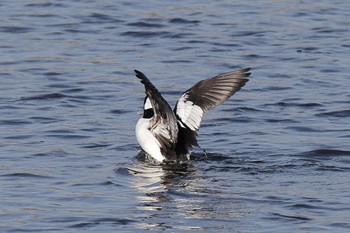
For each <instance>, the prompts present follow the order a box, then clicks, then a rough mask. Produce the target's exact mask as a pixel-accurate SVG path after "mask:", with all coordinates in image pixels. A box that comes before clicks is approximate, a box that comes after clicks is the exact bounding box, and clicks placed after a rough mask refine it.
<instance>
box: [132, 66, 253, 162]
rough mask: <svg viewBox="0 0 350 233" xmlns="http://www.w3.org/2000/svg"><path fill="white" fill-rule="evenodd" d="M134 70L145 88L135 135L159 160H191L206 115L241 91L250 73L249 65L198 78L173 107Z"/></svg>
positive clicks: (149, 82) (150, 153) (149, 152)
mask: <svg viewBox="0 0 350 233" xmlns="http://www.w3.org/2000/svg"><path fill="white" fill-rule="evenodd" d="M134 71H135V75H136V77H137V78H139V79H140V80H141V83H143V84H144V86H145V92H146V97H145V99H144V104H143V117H142V118H141V119H139V120H138V122H137V124H136V128H135V131H136V138H137V141H138V143H139V144H140V146H141V148H142V150H143V151H144V152H146V153H147V154H148V155H150V156H151V157H152V158H153V159H155V160H156V161H158V162H164V161H184V160H189V159H190V149H191V148H192V147H193V146H198V143H197V139H196V137H197V131H198V129H199V126H200V123H201V120H202V118H203V115H204V114H205V113H206V112H207V111H209V110H210V109H213V108H214V107H216V106H218V105H220V104H222V103H223V102H224V101H226V100H227V99H228V98H230V97H231V96H232V95H233V94H234V93H236V92H237V91H239V90H240V89H241V87H243V86H244V85H245V83H246V82H247V81H248V80H249V79H248V78H247V77H248V76H249V75H250V72H249V71H250V68H246V69H240V70H236V71H231V72H227V73H223V74H219V75H217V76H215V77H213V78H209V79H205V80H202V81H199V82H198V83H196V84H195V85H194V86H193V87H191V88H190V89H188V90H187V91H185V92H184V93H183V94H182V95H181V96H180V98H179V100H178V101H177V103H176V105H175V108H174V110H172V109H171V107H170V106H169V104H168V102H167V101H166V100H165V99H164V98H163V97H162V95H161V94H160V93H159V91H158V90H157V89H156V88H155V87H154V85H153V84H152V83H151V81H150V80H149V79H148V78H147V77H146V76H145V75H144V74H143V73H142V72H140V71H138V70H134Z"/></svg>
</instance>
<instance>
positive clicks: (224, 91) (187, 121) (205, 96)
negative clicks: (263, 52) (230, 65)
mask: <svg viewBox="0 0 350 233" xmlns="http://www.w3.org/2000/svg"><path fill="white" fill-rule="evenodd" d="M249 71H250V68H246V69H241V70H236V71H231V72H227V73H223V74H220V75H217V76H215V77H213V78H209V79H205V80H202V81H199V82H197V83H196V84H195V85H194V86H192V87H191V88H190V89H188V90H187V91H185V92H184V93H183V94H182V95H181V96H180V98H179V100H178V102H177V103H176V106H175V109H174V112H175V114H176V117H177V118H178V120H179V121H180V122H181V124H180V127H182V128H184V127H185V128H186V127H187V129H190V132H189V131H188V130H187V131H186V133H187V134H188V133H192V135H191V136H189V137H190V138H191V141H192V143H191V145H185V146H187V147H191V146H195V145H197V141H196V139H195V137H196V136H197V133H196V131H197V130H198V129H199V126H200V123H201V120H202V118H203V115H204V114H205V113H206V112H207V111H209V110H210V109H213V108H215V107H216V106H218V105H220V104H222V103H223V102H224V101H226V100H227V99H228V98H230V97H231V96H232V95H233V94H235V93H236V92H237V91H239V90H240V89H241V88H242V87H243V86H244V85H245V83H246V82H247V81H248V78H247V77H248V76H249V75H250V72H249ZM180 131H181V129H180ZM187 144H188V143H187Z"/></svg>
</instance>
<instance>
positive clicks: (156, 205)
mask: <svg viewBox="0 0 350 233" xmlns="http://www.w3.org/2000/svg"><path fill="white" fill-rule="evenodd" d="M194 157H201V158H202V159H198V160H196V161H190V162H189V163H185V164H175V163H172V164H163V165H159V164H152V163H150V162H149V161H144V160H140V159H136V160H134V164H133V166H132V167H127V168H118V169H116V171H115V172H116V173H115V175H116V176H115V177H114V178H113V180H112V182H115V183H118V184H121V183H123V185H124V186H128V187H131V188H132V190H133V192H132V197H133V198H135V199H137V201H138V203H139V205H138V206H137V207H136V208H134V209H133V211H134V212H135V213H139V215H140V217H141V218H142V219H143V221H141V223H139V224H138V227H139V228H141V229H150V230H151V229H153V230H154V229H166V228H172V229H180V230H194V229H205V228H206V227H210V225H211V224H213V223H211V224H210V222H213V221H217V219H220V221H222V222H225V221H228V222H230V223H231V224H232V223H233V221H234V220H238V219H240V218H242V217H244V216H247V215H249V213H248V212H247V211H246V210H244V208H245V205H244V204H243V203H242V202H241V201H239V198H238V199H235V198H236V197H235V196H234V195H233V194H232V193H231V192H230V191H226V192H225V189H223V188H220V184H218V187H216V185H215V182H217V181H216V179H215V178H213V177H208V176H203V175H201V174H200V170H198V168H197V167H196V166H198V165H199V164H198V163H201V164H202V166H206V167H207V166H208V165H207V164H206V163H207V161H206V155H205V154H196V155H195V156H194ZM218 157H220V156H217V155H213V157H212V159H214V160H216V159H217V158H218ZM221 159H222V158H221ZM209 162H211V161H209ZM194 163H196V164H194ZM202 168H203V167H202ZM208 169H209V168H208ZM121 175H122V176H127V178H126V179H125V178H124V177H121ZM121 179H122V181H121ZM125 180H128V183H127V184H126V183H125ZM215 196H217V197H218V198H219V197H220V200H221V201H220V202H217V200H216V199H215ZM225 199H226V200H225ZM135 217H137V215H136V216H135ZM177 218H183V219H186V221H183V222H182V224H181V225H176V226H175V225H174V224H173V222H174V221H176V220H175V219H177ZM214 225H216V223H215V224H214Z"/></svg>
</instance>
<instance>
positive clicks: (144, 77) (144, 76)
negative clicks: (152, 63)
mask: <svg viewBox="0 0 350 233" xmlns="http://www.w3.org/2000/svg"><path fill="white" fill-rule="evenodd" d="M134 72H135V76H136V77H138V78H139V79H141V80H146V79H147V77H146V75H144V74H143V73H142V72H141V71H138V70H134Z"/></svg>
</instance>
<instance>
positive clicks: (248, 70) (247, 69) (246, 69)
mask: <svg viewBox="0 0 350 233" xmlns="http://www.w3.org/2000/svg"><path fill="white" fill-rule="evenodd" d="M250 70H251V68H250V67H248V68H244V69H242V70H241V71H242V73H243V74H244V77H248V76H250V75H251V74H252V73H251V72H250Z"/></svg>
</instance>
